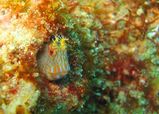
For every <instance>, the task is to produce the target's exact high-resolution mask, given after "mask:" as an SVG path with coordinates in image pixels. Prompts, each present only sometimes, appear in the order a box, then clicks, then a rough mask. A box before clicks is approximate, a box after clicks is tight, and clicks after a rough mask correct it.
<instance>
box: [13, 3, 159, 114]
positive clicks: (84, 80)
mask: <svg viewBox="0 0 159 114" xmlns="http://www.w3.org/2000/svg"><path fill="white" fill-rule="evenodd" d="M13 1H14V2H15V4H16V2H19V1H18V0H13ZM21 1H25V2H26V1H27V0H21ZM44 1H45V0H44ZM12 7H14V6H12ZM26 8H27V7H26ZM39 9H40V11H41V12H44V13H42V14H44V15H45V16H44V17H47V19H46V20H47V22H48V21H50V22H49V23H52V31H51V32H50V33H51V34H58V33H60V34H63V35H64V36H65V37H67V38H68V40H67V47H68V50H67V51H68V58H69V64H70V69H71V70H70V71H69V73H68V74H67V76H65V77H64V78H62V79H60V80H56V81H48V80H47V79H45V78H44V77H43V76H42V77H38V78H37V79H36V81H37V83H38V84H37V87H38V88H39V89H40V91H41V95H40V97H39V99H38V101H37V105H36V107H34V108H33V110H32V113H33V114H158V113H159V47H158V46H159V1H158V0H46V1H45V2H44V3H43V4H41V5H39ZM16 10H19V9H16V8H15V11H16ZM46 15H47V16H46ZM34 18H36V17H34ZM52 19H53V20H52ZM50 33H49V34H50ZM39 34H40V33H39ZM51 34H50V36H51Z"/></svg>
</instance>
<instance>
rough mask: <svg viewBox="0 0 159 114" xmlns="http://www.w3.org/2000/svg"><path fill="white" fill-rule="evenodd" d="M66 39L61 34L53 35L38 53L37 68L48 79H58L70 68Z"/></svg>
mask: <svg viewBox="0 0 159 114" xmlns="http://www.w3.org/2000/svg"><path fill="white" fill-rule="evenodd" d="M66 40H67V39H66V38H65V37H63V36H62V35H57V36H54V38H52V39H51V41H50V42H49V43H48V44H45V45H44V47H43V49H42V50H41V52H40V54H39V55H38V60H37V61H38V67H39V70H40V72H42V73H44V74H45V75H46V77H47V78H48V79H49V80H57V79H60V78H62V77H64V76H65V75H66V74H67V73H68V71H69V70H70V66H69V62H68V56H67V44H66Z"/></svg>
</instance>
